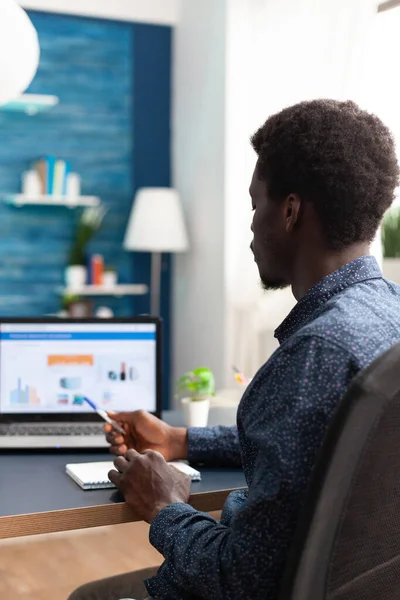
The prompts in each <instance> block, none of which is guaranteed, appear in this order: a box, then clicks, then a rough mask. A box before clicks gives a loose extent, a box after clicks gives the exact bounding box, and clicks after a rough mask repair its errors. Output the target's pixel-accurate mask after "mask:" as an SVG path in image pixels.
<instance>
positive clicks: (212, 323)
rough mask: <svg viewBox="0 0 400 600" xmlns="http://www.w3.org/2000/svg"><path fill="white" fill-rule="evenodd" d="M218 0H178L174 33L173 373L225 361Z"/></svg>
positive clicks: (221, 2) (221, 22) (221, 3)
mask: <svg viewBox="0 0 400 600" xmlns="http://www.w3.org/2000/svg"><path fill="white" fill-rule="evenodd" d="M224 31H225V0H218V2H216V1H215V0H190V2H184V4H183V7H182V12H181V18H180V22H179V24H178V25H177V27H176V30H175V33H174V48H173V56H174V58H173V61H174V63H173V64H174V80H173V124H172V140H173V142H172V144H173V165H174V166H173V182H174V185H175V186H176V188H177V189H178V190H179V192H180V194H181V198H182V202H183V205H184V209H185V213H186V216H187V222H188V229H189V235H190V243H191V248H190V251H189V252H188V253H187V254H184V255H180V256H176V257H175V258H174V267H173V377H174V378H176V377H177V376H178V375H180V374H182V373H183V372H184V371H185V370H187V369H192V368H195V367H198V366H203V365H204V366H208V367H210V368H211V369H213V371H214V373H215V375H216V378H217V381H219V382H220V381H222V379H223V370H224V362H225V330H226V328H225V325H224V322H225V318H226V314H225V300H224V298H225V283H224V229H225V228H224V195H225V190H224V151H225V35H224Z"/></svg>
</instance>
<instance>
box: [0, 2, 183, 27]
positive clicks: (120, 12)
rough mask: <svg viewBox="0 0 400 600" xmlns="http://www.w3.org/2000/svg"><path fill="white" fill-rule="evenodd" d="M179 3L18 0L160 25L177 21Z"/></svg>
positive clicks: (27, 4) (36, 6) (26, 4)
mask: <svg viewBox="0 0 400 600" xmlns="http://www.w3.org/2000/svg"><path fill="white" fill-rule="evenodd" d="M0 1H1V0H0ZM180 3H181V0H19V4H20V5H21V6H23V7H24V8H30V9H34V10H44V11H49V12H60V13H70V14H76V15H82V16H91V17H92V16H93V17H99V18H104V19H116V20H121V21H142V22H146V23H157V24H160V25H175V24H176V23H177V22H178V20H179V13H180Z"/></svg>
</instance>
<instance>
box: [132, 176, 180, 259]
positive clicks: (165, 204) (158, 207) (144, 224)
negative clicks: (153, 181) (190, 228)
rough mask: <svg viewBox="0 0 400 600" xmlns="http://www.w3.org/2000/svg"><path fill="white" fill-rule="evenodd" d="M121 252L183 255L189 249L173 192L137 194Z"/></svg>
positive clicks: (147, 190) (157, 190)
mask: <svg viewBox="0 0 400 600" xmlns="http://www.w3.org/2000/svg"><path fill="white" fill-rule="evenodd" d="M124 248H125V250H138V251H141V252H185V250H187V249H188V248H189V243H188V237H187V232H186V227H185V222H184V218H183V213H182V208H181V204H180V201H179V196H178V193H177V191H176V190H174V189H172V188H142V189H140V190H138V192H137V193H136V197H135V201H134V203H133V207H132V212H131V215H130V218H129V223H128V227H127V230H126V234H125V240H124Z"/></svg>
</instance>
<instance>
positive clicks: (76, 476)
mask: <svg viewBox="0 0 400 600" xmlns="http://www.w3.org/2000/svg"><path fill="white" fill-rule="evenodd" d="M169 464H170V465H172V466H173V467H175V468H176V469H178V470H179V471H182V473H186V475H189V476H190V477H191V479H192V481H200V480H201V474H200V472H199V471H197V470H196V469H193V468H192V467H190V466H189V465H188V464H186V463H184V462H178V461H174V462H170V463H169ZM111 469H115V467H114V463H113V462H112V461H111V460H109V461H105V462H104V461H103V462H88V463H72V464H69V465H66V466H65V471H66V473H67V475H69V476H70V477H71V479H73V480H74V481H75V483H77V484H78V485H79V487H81V488H82V489H83V490H102V489H106V488H114V487H115V485H114V484H113V483H111V481H110V480H109V479H108V473H109V471H111Z"/></svg>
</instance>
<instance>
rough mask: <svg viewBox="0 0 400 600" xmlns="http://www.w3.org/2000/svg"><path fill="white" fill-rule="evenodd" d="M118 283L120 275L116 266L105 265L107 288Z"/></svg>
mask: <svg viewBox="0 0 400 600" xmlns="http://www.w3.org/2000/svg"><path fill="white" fill-rule="evenodd" d="M117 284H118V275H117V271H116V270H115V269H114V267H110V266H106V267H104V273H103V286H104V287H105V288H113V287H115V286H116V285H117Z"/></svg>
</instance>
